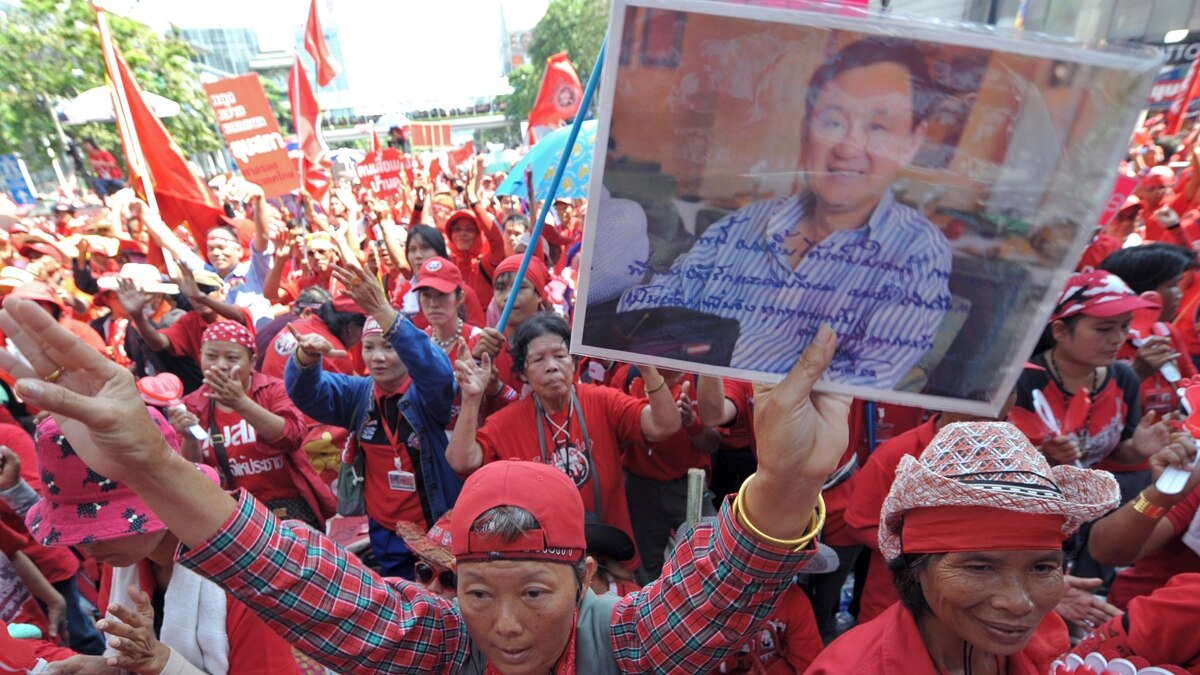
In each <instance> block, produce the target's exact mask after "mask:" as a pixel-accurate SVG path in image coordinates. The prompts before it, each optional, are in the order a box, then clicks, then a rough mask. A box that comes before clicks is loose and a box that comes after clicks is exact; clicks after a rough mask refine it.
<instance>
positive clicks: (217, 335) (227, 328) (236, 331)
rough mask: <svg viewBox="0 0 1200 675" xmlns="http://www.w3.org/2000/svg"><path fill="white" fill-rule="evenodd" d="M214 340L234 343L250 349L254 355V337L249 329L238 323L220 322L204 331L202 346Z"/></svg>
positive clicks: (201, 339) (201, 338) (201, 340)
mask: <svg viewBox="0 0 1200 675" xmlns="http://www.w3.org/2000/svg"><path fill="white" fill-rule="evenodd" d="M213 340H219V341H221V342H232V343H234V344H235V345H241V346H243V347H245V348H246V349H249V350H250V353H251V354H253V353H254V335H253V334H252V333H251V332H250V329H249V328H246V327H245V326H243V325H242V324H240V323H238V322H236V321H218V322H216V323H214V324H212V325H211V326H209V327H208V328H206V329H204V335H203V336H201V337H200V344H204V343H205V342H212V341H213Z"/></svg>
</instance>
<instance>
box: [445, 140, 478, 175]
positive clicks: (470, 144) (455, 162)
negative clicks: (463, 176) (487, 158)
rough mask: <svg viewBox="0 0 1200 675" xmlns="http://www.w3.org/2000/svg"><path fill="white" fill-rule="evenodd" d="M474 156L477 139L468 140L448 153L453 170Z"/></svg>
mask: <svg viewBox="0 0 1200 675" xmlns="http://www.w3.org/2000/svg"><path fill="white" fill-rule="evenodd" d="M474 156H475V141H467V142H466V143H463V144H462V146H461V147H457V148H454V149H453V150H450V151H449V152H447V153H446V157H447V158H448V159H449V164H450V170H451V171H454V170H456V169H458V167H459V166H460V165H462V164H463V163H464V162H467V161H469V160H470V159H471V158H472V157H474Z"/></svg>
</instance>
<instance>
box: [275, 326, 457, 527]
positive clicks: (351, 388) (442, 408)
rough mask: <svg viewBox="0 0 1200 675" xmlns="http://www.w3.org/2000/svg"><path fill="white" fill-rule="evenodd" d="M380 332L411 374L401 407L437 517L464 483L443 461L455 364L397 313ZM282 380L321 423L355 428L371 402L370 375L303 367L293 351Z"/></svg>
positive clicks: (296, 400) (297, 401) (303, 408)
mask: <svg viewBox="0 0 1200 675" xmlns="http://www.w3.org/2000/svg"><path fill="white" fill-rule="evenodd" d="M383 335H384V338H386V339H387V340H388V341H389V342H391V344H392V348H393V349H395V350H396V354H398V355H399V356H400V360H401V361H402V362H403V363H404V366H405V367H406V368H408V375H409V377H410V378H412V384H411V385H410V386H409V388H408V391H406V392H405V393H404V396H403V397H402V398H401V399H400V412H401V413H403V415H404V418H405V419H406V420H408V423H409V424H410V425H412V428H413V431H415V432H416V433H417V436H418V438H420V439H421V450H420V457H421V471H422V475H423V476H424V479H425V494H426V496H427V497H428V499H429V506H430V509H431V511H432V514H431V515H432V517H433V519H434V520H437V519H438V518H440V517H441V515H442V514H443V513H445V512H446V511H448V510H450V509H451V508H453V506H454V502H455V501H456V500H457V499H458V493H459V492H460V491H461V490H462V484H463V481H462V479H461V478H459V477H458V474H456V473H455V472H454V469H452V468H450V463H449V462H447V461H446V446H447V445H449V440H448V439H447V437H446V426H447V425H448V424H449V423H450V406H451V404H452V403H453V402H454V395H455V388H456V386H457V385H455V383H454V369H453V368H452V367H451V365H450V359H448V358H446V355H445V353H443V352H442V350H440V349H438V347H437V346H436V345H434V344H433V342H432V341H431V340H430V339H429V336H428V335H426V334H425V332H424V331H422V330H421V329H419V328H417V327H416V326H414V325H413V324H412V322H411V321H409V320H408V319H406V318H404V317H403V316H399V315H398V316H397V317H396V321H395V323H393V324H392V326H391V327H390V328H389V329H388V330H387V331H385V332H384V334H383ZM283 380H284V382H285V383H286V384H287V391H288V395H289V396H291V397H292V401H293V402H294V403H295V404H296V407H297V408H299V409H300V410H301V411H302V412H303V413H304V414H305V415H308V416H309V417H311V418H313V419H315V420H317V421H318V422H321V423H322V424H332V425H334V426H339V427H344V428H346V429H351V430H353V431H355V432H357V431H358V429H359V427H360V426H362V423H363V421H364V420H365V419H366V416H367V411H368V410H370V408H371V406H372V405H374V392H375V382H374V380H372V379H371V378H370V377H361V376H354V375H343V374H341V373H331V372H326V371H325V370H323V369H322V368H321V364H320V363H317V364H316V365H314V366H312V367H310V368H302V367H300V364H298V363H296V359H295V356H294V355H293V357H292V358H290V359H288V362H287V367H286V368H285V369H284V373H283ZM356 416H357V419H355V417H356Z"/></svg>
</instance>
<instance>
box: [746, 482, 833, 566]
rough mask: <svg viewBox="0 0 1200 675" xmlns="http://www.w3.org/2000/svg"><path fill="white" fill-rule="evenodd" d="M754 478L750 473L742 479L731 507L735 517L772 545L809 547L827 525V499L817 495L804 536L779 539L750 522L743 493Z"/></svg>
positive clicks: (792, 549) (800, 548) (755, 534)
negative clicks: (744, 505) (743, 501)
mask: <svg viewBox="0 0 1200 675" xmlns="http://www.w3.org/2000/svg"><path fill="white" fill-rule="evenodd" d="M752 478H754V474H750V475H749V476H748V477H747V478H746V480H744V481H742V487H741V488H739V489H738V492H737V496H736V497H734V498H733V506H732V507H731V508H732V510H733V515H734V518H737V519H738V520H739V521H740V522H741V523H742V524H743V525H745V526H746V529H748V530H750V534H752V535H754V537H755V538H757V539H760V540H762V541H764V542H766V543H768V544H770V545H772V546H776V547H779V548H784V549H788V550H791V551H796V552H799V551H802V550H804V549H805V548H807V547H808V545H809V544H810V543H812V540H813V539H816V538H817V535H818V534H820V533H821V528H823V527H825V499H824V498H823V497H822V496H821V495H820V494H818V495H817V508H816V509H815V510H814V511H813V515H812V518H811V519H810V520H809V521H808V528H807V529H806V530H805V531H804V535H803V536H801V537H800V538H798V539H777V538H775V537H772V536H771V535H769V534H765V533H764V532H763V531H762V530H759V529H758V528H757V527H755V526H754V523H752V522H750V516H749V515H748V514H747V513H746V511H745V508H744V507H743V506H742V495H744V494H745V492H746V486H747V485H749V484H750V479H752ZM739 515H740V516H741V517H740V518H738V516H739Z"/></svg>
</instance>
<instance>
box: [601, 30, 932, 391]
mask: <svg viewBox="0 0 1200 675" xmlns="http://www.w3.org/2000/svg"><path fill="white" fill-rule="evenodd" d="M931 88H932V85H931V83H930V79H929V74H928V67H927V65H926V63H925V60H924V58H923V56H922V55H921V53H920V51H919V50H918V49H917V48H916V47H915V46H914V45H913V44H912V42H911V41H903V40H898V39H894V38H884V37H869V38H865V39H861V40H859V41H857V42H855V43H852V44H849V45H847V46H845V47H842V48H841V49H840V50H839V51H837V52H836V53H834V54H833V55H832V56H830V57H828V58H827V59H826V60H825V62H824V63H823V64H822V65H821V66H820V67H819V68H818V69H817V70H816V71H815V72H814V74H813V76H812V78H811V80H810V82H809V86H808V89H807V92H806V95H805V102H806V105H805V112H804V117H803V120H802V122H801V124H802V131H801V144H802V147H801V151H800V158H799V164H800V169H799V170H800V173H801V174H802V175H803V177H804V180H805V184H806V185H805V188H804V190H802V191H801V192H800V193H799V194H796V195H792V196H791V197H787V198H781V199H770V200H764V201H759V202H755V203H753V204H750V205H749V206H746V207H744V208H741V209H739V210H738V211H736V212H734V213H732V214H730V215H728V216H726V217H725V218H723V219H721V220H719V221H717V222H716V223H714V224H713V225H711V226H710V227H709V228H708V229H707V230H706V231H705V232H704V234H703V235H702V236H700V237H699V238H698V240H697V242H696V244H695V245H694V246H693V247H692V249H691V250H690V251H688V252H687V253H686V254H684V255H682V256H680V257H679V258H678V259H676V260H675V262H674V264H673V265H672V266H671V269H670V270H669V271H666V272H662V273H659V274H657V275H656V276H654V277H653V278H652V279H651V280H649V281H648V282H646V283H643V284H641V285H638V286H635V287H633V288H631V289H629V290H628V291H626V292H625V293H624V295H623V296H622V299H621V302H620V304H619V311H621V312H625V311H631V310H644V309H652V308H659V307H685V308H688V309H692V310H696V311H700V312H705V313H708V314H714V315H717V316H721V317H724V318H727V319H736V320H737V321H738V323H739V328H740V330H739V336H738V339H737V342H736V344H735V345H734V347H733V356H732V359H731V362H730V363H729V365H730V366H731V367H733V368H740V369H746V370H757V371H767V372H773V373H785V372H787V371H788V369H789V368H791V367H792V365H794V364H795V362H796V359H797V358H798V356H799V354H800V353H801V352H802V351H803V350H804V348H805V347H806V346H807V345H808V344H809V342H811V341H812V339H813V337H814V336H815V335H816V332H817V329H818V328H819V327H820V326H821V324H826V323H827V324H829V325H830V326H832V327H833V329H834V330H835V331H836V332H837V333H838V335H839V336H840V342H839V347H838V352H837V355H836V356H835V358H834V360H833V363H832V364H831V365H830V367H829V369H828V371H827V376H828V378H829V379H830V380H831V381H833V382H838V383H842V384H850V385H862V386H871V387H881V388H894V387H895V386H896V385H897V383H899V382H900V381H901V380H902V378H903V377H904V376H905V375H906V374H907V373H908V372H909V370H911V369H912V368H913V366H915V365H916V364H917V363H918V362H919V360H920V359H921V357H922V355H924V354H925V353H926V352H927V351H929V349H930V348H931V347H932V346H933V341H934V337H935V336H936V334H937V331H938V326H939V324H940V323H941V320H942V317H943V316H944V315H945V313H946V311H947V310H948V309H950V306H951V296H950V290H949V279H950V267H951V254H950V249H949V246H948V244H947V242H946V239H945V237H944V236H943V235H942V233H941V231H940V230H938V228H936V227H935V226H934V225H933V224H932V223H930V222H929V221H928V220H927V219H926V218H925V216H924V215H923V214H922V213H921V212H919V211H918V210H916V209H913V208H910V207H907V206H904V205H902V204H899V203H897V202H896V201H895V200H894V198H893V196H892V193H891V186H892V183H893V182H894V181H895V179H896V178H897V176H898V175H899V173H900V171H901V170H902V169H903V168H904V167H905V166H906V165H907V164H908V163H909V162H911V161H912V160H913V158H914V157H915V156H916V154H917V152H918V151H919V150H920V148H921V145H922V143H923V142H924V140H925V132H926V124H927V123H926V113H927V112H928V110H929V107H930V104H931V102H932V100H933V98H934V93H933V91H931Z"/></svg>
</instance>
